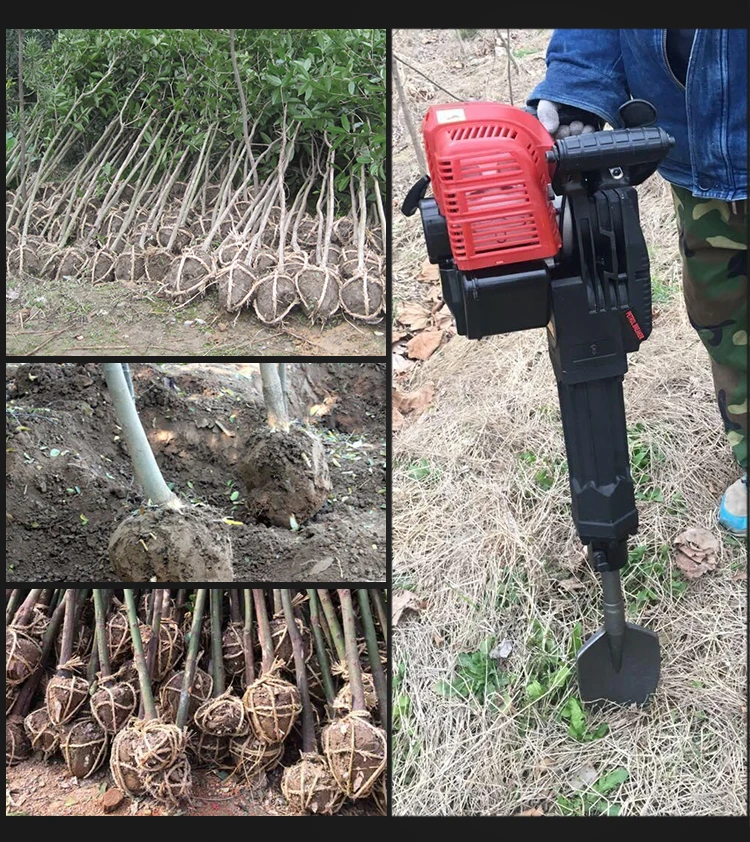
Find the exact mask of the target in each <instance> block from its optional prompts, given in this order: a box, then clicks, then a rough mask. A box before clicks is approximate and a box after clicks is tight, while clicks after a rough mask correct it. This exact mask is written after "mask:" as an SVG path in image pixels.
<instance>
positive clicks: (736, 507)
mask: <svg viewBox="0 0 750 842" xmlns="http://www.w3.org/2000/svg"><path fill="white" fill-rule="evenodd" d="M719 524H720V525H721V526H723V527H724V529H726V530H727V531H728V532H731V533H733V534H734V535H740V536H744V535H747V475H745V476H744V477H742V478H741V479H738V480H737V482H734V483H732V485H730V486H729V488H727V490H726V491H725V492H724V496H723V497H722V498H721V506H720V507H719Z"/></svg>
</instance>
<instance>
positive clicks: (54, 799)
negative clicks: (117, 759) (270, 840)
mask: <svg viewBox="0 0 750 842" xmlns="http://www.w3.org/2000/svg"><path fill="white" fill-rule="evenodd" d="M285 762H286V761H285ZM290 762H291V763H293V762H294V758H290ZM282 774H283V769H282V768H277V769H274V770H273V771H272V772H270V773H269V774H268V775H261V776H259V778H258V780H257V782H256V783H255V785H254V786H252V787H251V786H248V785H247V784H245V783H244V782H242V781H240V780H239V779H238V778H237V777H235V776H233V775H230V774H228V773H227V772H222V771H218V770H216V769H193V803H192V804H191V805H189V806H185V807H179V808H176V807H168V806H165V805H163V804H159V803H157V802H155V801H154V800H153V799H150V798H142V799H133V798H129V797H125V798H124V799H123V801H122V803H121V804H120V805H119V807H117V809H116V810H114V811H113V812H111V813H105V812H104V809H103V806H102V797H103V795H104V793H105V792H106V791H107V790H108V789H112V788H114V783H113V782H112V775H111V773H110V772H109V768H108V766H106V765H105V766H104V767H102V768H101V769H100V770H99V771H98V772H95V773H94V774H93V775H92V776H91V777H90V778H88V779H86V780H80V781H79V780H78V779H77V778H72V777H71V776H70V773H69V772H68V770H67V769H66V767H65V763H64V762H63V760H62V759H61V758H60V757H59V756H58V757H55V758H52V759H51V760H49V761H47V762H45V761H44V760H42V759H41V757H40V756H35V757H32V758H31V759H30V760H27V761H24V762H23V763H20V764H18V765H17V766H13V767H11V768H6V771H5V793H6V794H5V809H6V815H11V816H104V815H110V816H178V815H180V816H293V815H295V813H294V811H292V810H291V809H290V807H289V805H288V804H287V802H286V800H285V799H284V797H283V796H282V795H281V775H282ZM336 815H339V816H378V815H382V813H381V812H380V809H379V808H378V806H377V804H376V803H375V801H374V800H373V799H372V798H367V799H363V800H362V801H357V802H351V801H347V802H346V803H345V804H344V806H343V807H342V808H341V810H340V811H339V812H338V813H337V814H336Z"/></svg>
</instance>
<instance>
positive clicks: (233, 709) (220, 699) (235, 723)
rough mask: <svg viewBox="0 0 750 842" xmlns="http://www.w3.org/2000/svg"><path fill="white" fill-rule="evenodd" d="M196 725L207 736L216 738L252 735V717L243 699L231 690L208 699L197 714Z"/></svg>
mask: <svg viewBox="0 0 750 842" xmlns="http://www.w3.org/2000/svg"><path fill="white" fill-rule="evenodd" d="M195 725H196V728H198V729H199V730H200V731H203V732H204V733H205V734H212V735H213V736H215V737H243V736H245V735H246V734H249V733H250V717H249V715H248V712H247V711H246V710H245V706H244V704H243V702H242V699H238V698H237V696H235V695H234V691H233V690H232V689H231V688H230V689H229V690H226V691H225V692H224V693H222V694H221V695H220V696H217V697H216V698H215V699H208V701H206V702H204V703H203V704H202V705H201V706H200V707H199V708H198V710H197V711H196V712H195Z"/></svg>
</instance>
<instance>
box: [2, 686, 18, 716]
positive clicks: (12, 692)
mask: <svg viewBox="0 0 750 842" xmlns="http://www.w3.org/2000/svg"><path fill="white" fill-rule="evenodd" d="M17 698H18V687H13V686H12V685H11V684H7V683H6V685H5V715H6V716H7V715H8V714H9V713H10V712H11V709H12V708H13V705H14V704H15V703H16V699H17Z"/></svg>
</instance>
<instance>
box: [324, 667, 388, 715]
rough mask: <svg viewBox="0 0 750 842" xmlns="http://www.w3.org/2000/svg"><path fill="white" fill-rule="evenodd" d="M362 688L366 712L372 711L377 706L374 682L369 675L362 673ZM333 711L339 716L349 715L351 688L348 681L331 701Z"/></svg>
mask: <svg viewBox="0 0 750 842" xmlns="http://www.w3.org/2000/svg"><path fill="white" fill-rule="evenodd" d="M362 686H363V687H364V690H365V707H366V708H367V710H374V709H375V708H376V707H377V706H378V696H377V694H376V692H375V682H374V681H373V678H372V674H371V673H369V672H363V673H362ZM333 709H334V710H335V711H336V712H337V713H338V714H339V715H345V714H347V713H351V710H352V687H351V684H349V682H348V681H347V683H346V684H344V686H343V687H342V688H341V689H340V690H339V692H338V693H337V694H336V698H335V699H334V700H333Z"/></svg>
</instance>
